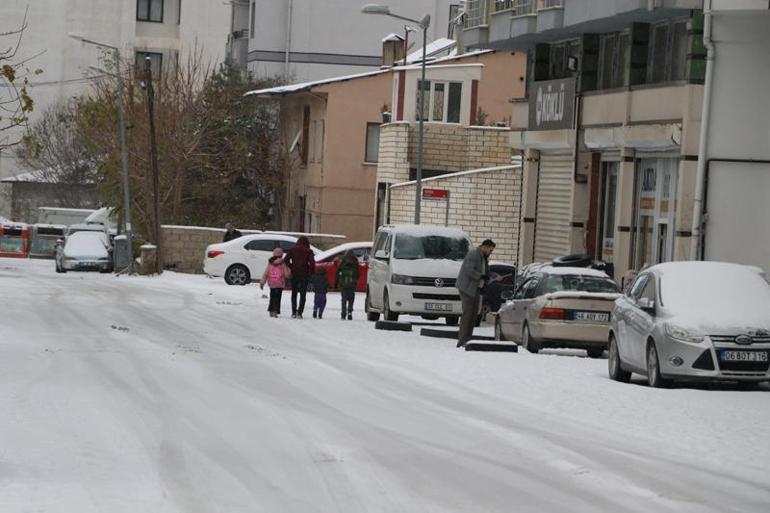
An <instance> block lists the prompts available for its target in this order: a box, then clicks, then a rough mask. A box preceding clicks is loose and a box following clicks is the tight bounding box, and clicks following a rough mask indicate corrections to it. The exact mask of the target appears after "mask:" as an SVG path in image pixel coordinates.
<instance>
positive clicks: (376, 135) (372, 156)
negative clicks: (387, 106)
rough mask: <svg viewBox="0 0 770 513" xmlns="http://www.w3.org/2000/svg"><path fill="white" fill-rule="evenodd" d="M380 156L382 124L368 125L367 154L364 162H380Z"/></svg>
mask: <svg viewBox="0 0 770 513" xmlns="http://www.w3.org/2000/svg"><path fill="white" fill-rule="evenodd" d="M379 155H380V124H379V123H367V124H366V154H365V155H364V162H378V161H379Z"/></svg>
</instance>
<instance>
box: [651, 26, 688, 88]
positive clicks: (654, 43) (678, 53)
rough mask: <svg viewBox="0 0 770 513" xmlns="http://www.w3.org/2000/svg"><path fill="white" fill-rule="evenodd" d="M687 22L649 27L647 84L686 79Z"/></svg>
mask: <svg viewBox="0 0 770 513" xmlns="http://www.w3.org/2000/svg"><path fill="white" fill-rule="evenodd" d="M687 46H688V35H687V21H673V22H665V23H659V24H657V25H653V26H651V27H650V48H649V58H648V61H649V62H648V66H647V82H648V83H650V84H659V83H662V82H670V81H674V80H683V79H684V78H685V77H686V74H685V70H686V65H687Z"/></svg>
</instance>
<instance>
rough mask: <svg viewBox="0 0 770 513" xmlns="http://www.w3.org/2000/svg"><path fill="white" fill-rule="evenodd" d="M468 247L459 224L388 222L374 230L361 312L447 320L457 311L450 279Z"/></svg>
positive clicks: (392, 317)
mask: <svg viewBox="0 0 770 513" xmlns="http://www.w3.org/2000/svg"><path fill="white" fill-rule="evenodd" d="M470 247H471V241H470V239H469V238H468V235H467V234H466V233H465V232H464V231H462V230H461V229H459V228H451V227H446V226H432V225H388V226H382V227H380V229H379V230H378V231H377V236H376V237H375V241H374V246H373V248H372V251H373V253H374V258H372V259H371V260H370V261H369V278H368V281H367V287H366V304H365V307H366V312H367V314H368V315H367V317H368V318H369V320H370V321H376V320H377V319H379V317H380V314H382V315H383V316H384V317H385V319H386V320H388V321H397V320H398V317H399V315H402V314H405V315H420V316H423V317H425V318H428V319H438V318H439V317H444V318H445V319H446V323H447V324H448V325H450V326H453V325H456V324H457V322H458V320H459V319H460V315H462V303H461V301H460V293H459V292H458V291H457V287H456V286H455V283H456V281H457V275H458V274H459V272H460V266H461V265H462V261H463V259H464V258H465V255H466V254H467V253H468V250H469V249H470Z"/></svg>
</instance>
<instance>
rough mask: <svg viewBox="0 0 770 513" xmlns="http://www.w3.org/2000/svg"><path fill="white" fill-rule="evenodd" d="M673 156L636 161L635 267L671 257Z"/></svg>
mask: <svg viewBox="0 0 770 513" xmlns="http://www.w3.org/2000/svg"><path fill="white" fill-rule="evenodd" d="M677 166H678V160H676V159H642V160H640V161H639V162H638V164H637V178H636V190H635V197H636V205H635V214H634V217H635V226H636V229H635V230H634V234H633V242H632V245H633V253H632V254H633V263H634V268H636V269H641V268H642V267H644V266H646V265H654V264H659V263H661V262H667V261H669V260H672V258H673V245H674V231H675V230H674V219H675V214H676V194H677V176H678V173H677Z"/></svg>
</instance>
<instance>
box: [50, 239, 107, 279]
mask: <svg viewBox="0 0 770 513" xmlns="http://www.w3.org/2000/svg"><path fill="white" fill-rule="evenodd" d="M55 260H56V272H57V273H66V272H67V271H100V272H105V273H106V272H110V271H112V246H111V245H110V238H109V236H108V235H107V234H106V233H105V232H104V231H90V230H82V231H78V232H75V233H73V234H71V235H68V236H67V238H66V239H65V240H64V243H63V244H58V245H57V246H56V256H55Z"/></svg>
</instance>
